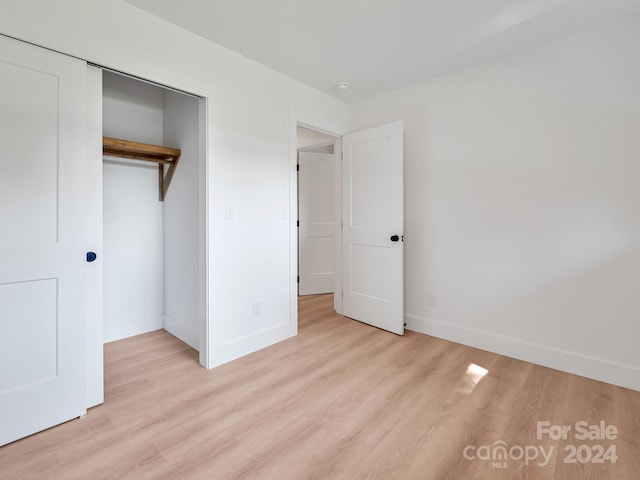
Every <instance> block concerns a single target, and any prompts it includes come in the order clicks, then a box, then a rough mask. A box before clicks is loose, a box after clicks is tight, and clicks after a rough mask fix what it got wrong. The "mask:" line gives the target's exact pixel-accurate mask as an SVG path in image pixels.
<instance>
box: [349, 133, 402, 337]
mask: <svg viewBox="0 0 640 480" xmlns="http://www.w3.org/2000/svg"><path fill="white" fill-rule="evenodd" d="M342 157H343V158H342V162H343V163H342V168H343V180H342V182H343V234H342V242H343V245H342V246H343V248H342V255H343V305H342V309H343V314H344V315H345V316H347V317H350V318H353V319H355V320H360V321H361V322H364V323H368V324H369V325H373V326H375V327H378V328H382V329H384V330H389V331H390V332H393V333H397V334H399V335H402V334H403V333H404V298H403V297H404V289H403V240H404V238H403V226H404V225H403V124H402V122H394V123H390V124H386V125H381V126H379V127H375V128H371V129H368V130H363V131H360V132H356V133H351V134H349V135H345V136H344V137H343V138H342Z"/></svg>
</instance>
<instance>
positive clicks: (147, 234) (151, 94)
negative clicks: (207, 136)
mask: <svg viewBox="0 0 640 480" xmlns="http://www.w3.org/2000/svg"><path fill="white" fill-rule="evenodd" d="M102 108H103V132H104V135H105V136H108V137H116V138H122V139H124V140H133V141H137V142H144V143H152V144H156V145H162V143H163V91H162V89H160V88H158V87H154V86H152V85H148V84H146V83H142V82H139V81H136V80H132V79H129V78H126V77H123V76H121V75H115V74H111V73H108V72H105V73H104V76H103V103H102ZM196 128H197V125H196ZM103 189H104V194H103V213H104V247H103V248H104V254H103V256H104V262H103V265H104V341H105V342H110V341H113V340H119V339H121V338H125V337H129V336H132V335H138V334H140V333H145V332H149V331H152V330H158V329H160V328H162V327H163V311H164V294H163V218H162V216H163V208H162V207H163V205H162V202H160V201H159V200H158V167H157V165H156V164H151V163H149V164H145V163H142V162H135V161H122V159H117V160H109V159H108V158H106V159H105V161H104V166H103Z"/></svg>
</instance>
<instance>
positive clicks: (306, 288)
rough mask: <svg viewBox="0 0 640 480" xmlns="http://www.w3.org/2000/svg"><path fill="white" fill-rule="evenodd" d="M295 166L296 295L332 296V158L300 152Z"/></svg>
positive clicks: (333, 199) (333, 268) (321, 154)
mask: <svg viewBox="0 0 640 480" xmlns="http://www.w3.org/2000/svg"><path fill="white" fill-rule="evenodd" d="M298 165H299V166H300V170H299V172H298V218H299V219H300V227H299V230H298V242H299V250H298V251H299V252H300V253H299V255H300V257H299V262H298V265H299V267H298V268H299V276H300V285H299V287H298V293H299V295H316V294H320V293H333V290H334V276H335V263H336V261H335V251H336V248H335V241H336V240H335V235H336V219H335V188H334V174H333V169H334V155H333V154H330V153H315V152H300V153H299V154H298Z"/></svg>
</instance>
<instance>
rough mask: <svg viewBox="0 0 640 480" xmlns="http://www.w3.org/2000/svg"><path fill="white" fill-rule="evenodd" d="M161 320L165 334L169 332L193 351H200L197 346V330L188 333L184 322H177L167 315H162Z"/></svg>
mask: <svg viewBox="0 0 640 480" xmlns="http://www.w3.org/2000/svg"><path fill="white" fill-rule="evenodd" d="M163 319H164V320H163V328H164V329H165V330H166V331H167V332H169V333H170V334H171V335H173V336H174V337H176V338H179V339H180V340H182V341H183V342H184V343H186V344H187V345H189V346H190V347H191V348H193V349H194V350H196V351H199V350H200V347H199V345H198V343H199V341H198V332H197V330H196V331H193V332H189V331H188V329H187V328H185V323H184V322H179V321H177V320H175V319H173V318H171V317H170V316H168V315H164V316H163Z"/></svg>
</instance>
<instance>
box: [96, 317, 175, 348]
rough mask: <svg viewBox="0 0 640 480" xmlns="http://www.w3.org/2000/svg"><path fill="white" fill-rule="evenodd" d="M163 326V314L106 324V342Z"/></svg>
mask: <svg viewBox="0 0 640 480" xmlns="http://www.w3.org/2000/svg"><path fill="white" fill-rule="evenodd" d="M162 328H163V318H162V315H152V316H150V317H142V318H135V319H133V320H128V321H126V322H121V323H113V324H110V325H105V326H104V343H109V342H115V341H116V340H122V339H123V338H127V337H133V336H134V335H140V334H141V333H148V332H153V331H155V330H160V329H162Z"/></svg>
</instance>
